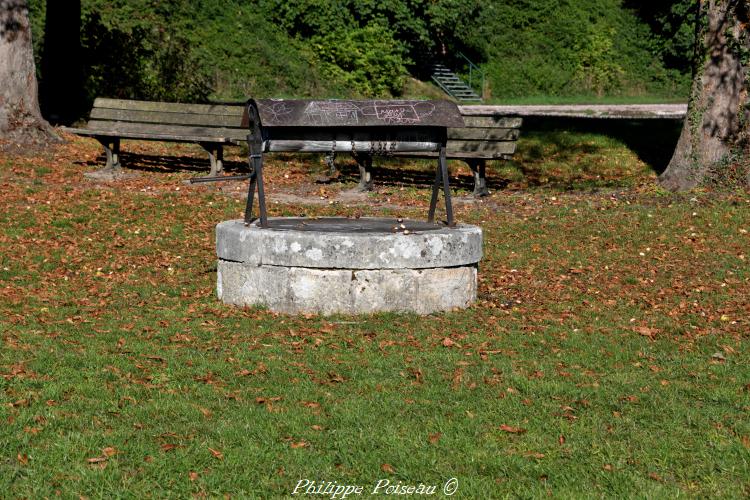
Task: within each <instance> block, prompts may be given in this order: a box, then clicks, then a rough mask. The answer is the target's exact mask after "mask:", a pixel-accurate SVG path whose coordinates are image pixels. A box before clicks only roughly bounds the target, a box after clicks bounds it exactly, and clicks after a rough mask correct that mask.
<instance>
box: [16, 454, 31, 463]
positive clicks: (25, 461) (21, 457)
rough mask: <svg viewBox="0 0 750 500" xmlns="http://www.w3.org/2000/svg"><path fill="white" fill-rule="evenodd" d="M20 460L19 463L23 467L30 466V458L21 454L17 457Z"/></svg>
mask: <svg viewBox="0 0 750 500" xmlns="http://www.w3.org/2000/svg"><path fill="white" fill-rule="evenodd" d="M16 458H17V459H18V463H19V464H21V465H28V464H29V456H28V455H21V454H20V453H19V454H18V455H17V456H16Z"/></svg>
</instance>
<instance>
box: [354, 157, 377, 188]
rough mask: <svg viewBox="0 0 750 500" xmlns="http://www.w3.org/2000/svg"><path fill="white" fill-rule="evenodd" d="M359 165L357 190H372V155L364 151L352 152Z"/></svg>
mask: <svg viewBox="0 0 750 500" xmlns="http://www.w3.org/2000/svg"><path fill="white" fill-rule="evenodd" d="M352 156H353V157H354V159H355V160H356V161H357V166H358V167H359V185H358V186H357V191H361V192H367V191H372V184H373V176H372V155H370V154H366V153H352Z"/></svg>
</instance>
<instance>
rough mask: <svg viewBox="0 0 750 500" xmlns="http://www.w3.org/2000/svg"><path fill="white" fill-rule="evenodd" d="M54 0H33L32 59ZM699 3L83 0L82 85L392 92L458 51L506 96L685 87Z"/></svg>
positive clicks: (240, 95) (91, 90)
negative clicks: (695, 5) (49, 3)
mask: <svg viewBox="0 0 750 500" xmlns="http://www.w3.org/2000/svg"><path fill="white" fill-rule="evenodd" d="M46 1H47V0H30V2H29V3H30V9H31V20H32V25H33V30H34V42H35V50H36V57H37V62H39V57H40V56H41V54H42V50H41V47H42V46H43V43H44V33H43V28H44V16H45V4H46ZM693 3H694V2H691V1H690V0H679V1H677V2H672V1H667V0H654V1H652V2H649V3H648V4H647V5H646V4H642V2H635V1H634V0H577V1H576V2H559V1H557V0H485V1H480V0H468V1H464V0H288V1H287V0H226V1H218V0H196V1H188V0H164V1H160V2H154V1H153V0H81V10H82V12H81V17H82V27H83V29H82V39H81V42H82V46H83V47H82V48H83V50H82V54H83V57H84V70H85V85H86V93H87V95H88V98H89V100H91V99H92V98H93V97H94V96H97V95H108V96H114V97H130V98H143V99H164V100H174V101H205V100H207V99H220V100H222V99H223V100H230V99H231V100H237V99H245V98H247V97H248V96H250V95H259V96H279V97H284V96H288V97H291V96H296V97H353V96H372V97H391V96H398V95H400V94H401V93H402V92H403V89H404V84H405V81H406V77H407V76H409V75H410V74H411V75H412V76H415V77H417V78H420V79H422V80H429V72H428V71H427V68H428V67H429V63H430V62H432V61H433V60H436V59H437V60H441V61H442V62H444V63H445V64H447V65H448V66H452V67H453V68H454V69H456V70H458V71H459V72H461V71H462V70H463V69H465V67H464V65H465V61H464V60H463V59H461V58H460V57H459V56H458V54H459V53H460V52H462V53H465V54H467V55H468V56H469V57H470V58H471V59H472V60H474V61H475V62H476V63H477V64H479V65H480V66H481V67H482V69H483V70H484V71H485V73H486V75H487V81H488V87H489V92H490V95H491V97H494V98H498V99H511V98H528V97H534V96H550V97H566V96H568V97H570V96H587V95H588V96H604V95H607V96H613V95H614V96H636V95H663V96H673V95H674V94H677V95H684V94H685V93H686V90H687V89H688V83H689V74H688V73H689V66H690V65H689V62H690V54H691V51H692V47H691V45H692V24H691V23H692V22H693V20H694V19H693V17H694V16H693V15H692V12H693V10H692V5H693ZM43 78H44V75H41V79H43Z"/></svg>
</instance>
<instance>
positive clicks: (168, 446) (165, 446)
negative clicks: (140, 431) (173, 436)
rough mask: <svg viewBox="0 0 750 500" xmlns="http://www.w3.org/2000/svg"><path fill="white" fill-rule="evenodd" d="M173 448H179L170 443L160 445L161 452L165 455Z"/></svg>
mask: <svg viewBox="0 0 750 500" xmlns="http://www.w3.org/2000/svg"><path fill="white" fill-rule="evenodd" d="M175 448H179V445H176V444H172V443H164V444H163V445H161V451H163V452H165V453H166V452H168V451H172V450H174V449H175Z"/></svg>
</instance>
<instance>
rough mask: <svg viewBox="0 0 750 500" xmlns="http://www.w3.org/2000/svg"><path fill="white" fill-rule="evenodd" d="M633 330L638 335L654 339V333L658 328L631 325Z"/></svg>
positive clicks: (657, 331)
mask: <svg viewBox="0 0 750 500" xmlns="http://www.w3.org/2000/svg"><path fill="white" fill-rule="evenodd" d="M633 331H634V332H635V333H637V334H638V335H642V336H644V337H648V338H649V339H651V340H654V338H656V334H657V333H659V330H657V329H656V328H649V327H647V326H636V327H633Z"/></svg>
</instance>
